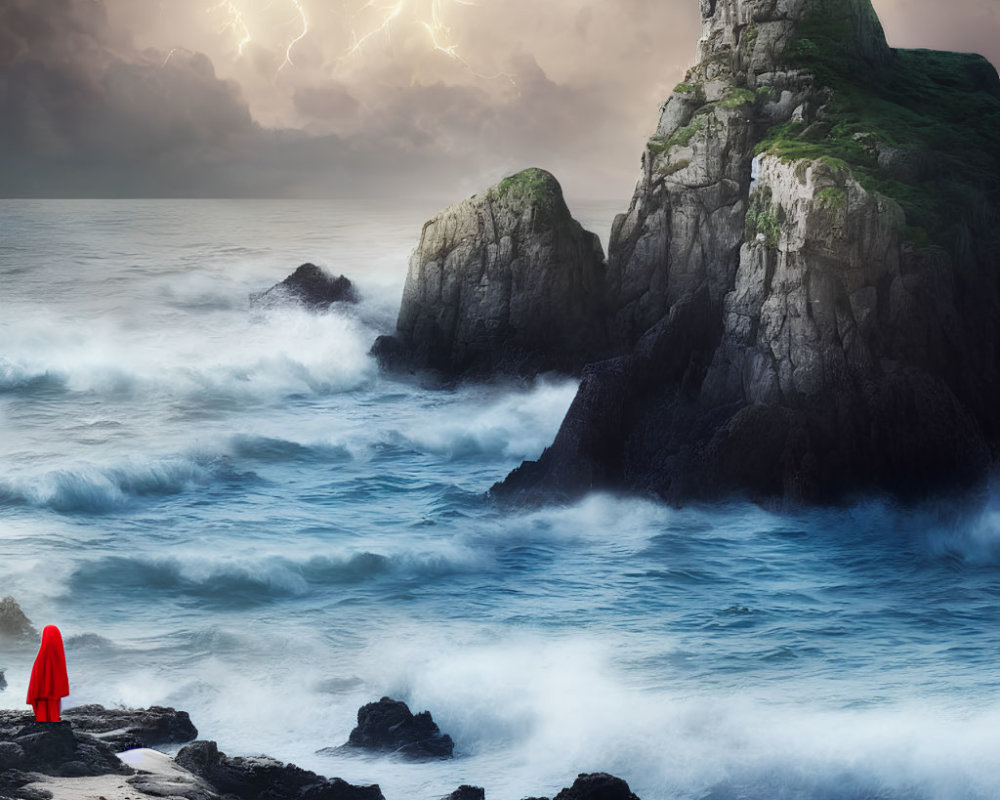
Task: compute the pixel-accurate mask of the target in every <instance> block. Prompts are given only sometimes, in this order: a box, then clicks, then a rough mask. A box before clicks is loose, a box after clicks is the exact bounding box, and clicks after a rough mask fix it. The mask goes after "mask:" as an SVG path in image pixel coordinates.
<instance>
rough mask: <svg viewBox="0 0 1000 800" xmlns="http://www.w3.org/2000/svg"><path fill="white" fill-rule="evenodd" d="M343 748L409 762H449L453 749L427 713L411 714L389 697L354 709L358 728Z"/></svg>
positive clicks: (445, 735)
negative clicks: (445, 760)
mask: <svg viewBox="0 0 1000 800" xmlns="http://www.w3.org/2000/svg"><path fill="white" fill-rule="evenodd" d="M344 746H345V747H357V748H363V749H366V750H375V751H379V752H388V753H392V754H394V755H399V756H403V757H404V758H409V759H413V760H431V759H439V758H451V757H452V753H453V751H454V749H455V743H454V742H453V741H452V739H451V737H450V736H448V735H447V734H442V733H441V729H440V728H439V727H438V726H437V723H435V722H434V720H433V719H432V718H431V713H430V712H429V711H421V712H420V713H419V714H413V713H411V712H410V709H409V707H408V706H407V705H406V703H404V702H402V701H401V700H393V699H392V698H390V697H383V698H382V699H381V700H379V701H378V702H377V703H368V704H367V705H364V706H362V707H361V708H359V709H358V726H357V727H356V728H355V729H354V730H353V731H351V735H350V737H349V738H348V740H347V744H346V745H344Z"/></svg>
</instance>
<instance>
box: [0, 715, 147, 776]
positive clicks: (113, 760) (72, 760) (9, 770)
mask: <svg viewBox="0 0 1000 800" xmlns="http://www.w3.org/2000/svg"><path fill="white" fill-rule="evenodd" d="M30 773H41V774H43V775H56V776H66V777H77V776H83V775H107V774H121V775H130V774H132V769H131V768H130V767H128V766H127V765H126V764H123V763H122V762H121V760H119V758H118V756H116V755H115V752H114V751H113V750H112V749H111V748H110V747H109V746H108V745H107V744H105V743H104V742H102V741H100V740H99V739H97V738H96V737H94V736H91V735H90V734H87V733H84V732H82V731H76V730H74V728H73V725H72V723H70V722H35V718H34V715H33V714H30V713H23V712H19V711H0V796H4V793H5V792H6V793H9V794H11V795H14V796H20V795H21V787H23V786H25V785H27V784H29V783H31V782H32V780H34V779H33V778H32V776H31V775H30Z"/></svg>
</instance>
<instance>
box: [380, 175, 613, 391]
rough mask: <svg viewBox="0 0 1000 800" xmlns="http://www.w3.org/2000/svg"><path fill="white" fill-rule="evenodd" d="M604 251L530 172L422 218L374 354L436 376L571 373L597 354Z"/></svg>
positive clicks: (602, 336)
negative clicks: (386, 330)
mask: <svg viewBox="0 0 1000 800" xmlns="http://www.w3.org/2000/svg"><path fill="white" fill-rule="evenodd" d="M604 272H605V264H604V252H603V250H602V248H601V244H600V241H599V240H598V238H597V236H595V235H594V234H592V233H589V232H588V231H585V230H584V229H583V228H582V227H581V226H580V224H579V223H578V222H577V221H576V220H574V219H573V218H572V216H570V213H569V210H568V209H567V208H566V203H565V201H564V200H563V195H562V189H561V187H560V186H559V183H558V182H557V181H556V179H555V178H554V177H552V175H550V174H549V173H548V172H545V171H544V170H539V169H530V170H525V171H524V172H520V173H518V174H517V175H513V176H511V177H509V178H506V179H505V180H503V181H501V182H500V183H499V184H498V185H497V186H494V187H492V188H491V189H489V190H487V191H486V192H484V193H482V194H479V195H476V196H474V197H472V198H470V199H468V200H465V201H463V202H461V203H458V204H456V205H454V206H451V207H450V208H448V209H446V210H444V211H443V212H441V213H440V214H438V216H436V217H435V218H434V219H432V220H430V221H429V222H428V223H427V224H426V225H424V230H423V234H422V236H421V238H420V244H419V246H418V247H417V249H416V251H415V252H414V253H413V256H412V257H411V259H410V269H409V272H408V274H407V277H406V285H405V288H404V290H403V302H402V305H401V307H400V312H399V320H398V322H397V326H396V335H395V337H393V338H391V339H390V338H387V337H382V338H381V339H380V340H379V341H378V342H377V343H376V347H375V353H376V355H378V356H379V357H380V358H381V359H382V360H383V362H388V363H389V364H391V365H396V366H404V367H407V368H410V369H433V370H437V371H439V372H441V373H444V374H445V375H447V376H461V375H470V374H472V375H476V374H479V375H485V374H493V373H496V372H503V373H512V374H534V373H537V372H540V371H543V370H547V369H560V370H564V371H579V369H580V368H581V367H582V366H583V364H585V363H587V362H588V361H590V360H593V358H594V357H595V356H597V355H598V354H600V353H602V352H603V351H606V348H607V334H606V327H605V320H604V316H605V311H604V303H605V299H606V298H605V292H604Z"/></svg>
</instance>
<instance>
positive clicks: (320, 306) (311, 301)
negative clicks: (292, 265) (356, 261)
mask: <svg viewBox="0 0 1000 800" xmlns="http://www.w3.org/2000/svg"><path fill="white" fill-rule="evenodd" d="M356 302H358V297H357V292H356V291H355V289H354V284H352V283H351V281H350V280H349V279H348V278H346V277H344V276H343V275H338V276H337V277H336V278H334V277H332V276H330V275H329V274H327V273H326V271H324V270H323V269H321V268H320V267H317V266H316V265H315V264H303V265H302V266H301V267H299V268H298V269H297V270H295V272H293V273H292V274H291V275H289V276H288V277H287V278H285V279H284V280H283V281H282V282H281V283H278V284H275V285H274V286H272V287H271V288H270V289H268V290H267V291H264V292H255V293H254V294H251V295H250V307H251V308H271V307H273V306H279V305H289V304H292V305H301V306H305V307H306V308H308V309H310V310H312V311H324V310H326V309H327V308H329V307H330V306H331V305H332V304H333V303H356Z"/></svg>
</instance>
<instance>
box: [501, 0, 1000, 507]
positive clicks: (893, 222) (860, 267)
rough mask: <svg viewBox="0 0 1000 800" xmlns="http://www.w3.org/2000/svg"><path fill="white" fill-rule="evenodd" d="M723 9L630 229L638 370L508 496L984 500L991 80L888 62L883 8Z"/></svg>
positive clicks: (731, 0) (993, 217) (668, 107)
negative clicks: (973, 495)
mask: <svg viewBox="0 0 1000 800" xmlns="http://www.w3.org/2000/svg"><path fill="white" fill-rule="evenodd" d="M702 13H703V17H704V32H703V35H702V38H701V40H700V42H699V55H700V61H699V63H698V64H697V65H696V66H695V67H693V68H692V69H691V71H690V72H689V73H688V75H687V77H686V79H685V81H684V83H682V84H680V85H678V86H677V88H676V89H675V91H674V93H673V94H672V95H671V96H670V98H669V99H668V101H667V103H666V104H665V105H664V107H663V109H662V114H661V119H660V124H659V126H658V128H657V131H656V134H655V135H654V136H653V138H652V139H651V140H650V142H649V143H648V145H647V147H646V151H645V153H644V155H643V160H642V173H641V177H640V180H639V183H638V186H637V187H636V192H635V196H634V197H633V200H632V204H631V207H630V208H629V210H628V212H627V213H626V214H623V215H620V216H619V217H618V218H617V219H616V220H615V223H614V226H613V230H612V237H611V241H610V244H609V262H608V285H609V287H610V289H609V291H610V296H611V302H612V304H613V307H614V319H615V330H616V331H618V333H619V341H618V345H619V347H620V353H621V354H620V355H619V356H618V357H616V358H614V359H612V360H608V361H605V362H602V363H599V364H595V365H593V366H591V367H589V368H588V369H587V370H586V371H585V373H584V377H583V381H582V383H581V386H580V389H579V392H578V394H577V397H576V399H575V400H574V402H573V405H572V407H571V409H570V411H569V413H568V414H567V416H566V418H565V420H564V422H563V424H562V427H561V428H560V430H559V433H558V435H557V437H556V440H555V442H554V443H553V445H552V446H551V447H550V448H549V449H548V450H546V452H545V453H544V454H543V455H542V457H541V458H540V459H539V461H538V462H527V463H525V464H524V465H522V467H521V468H519V469H518V470H516V471H515V472H514V473H512V474H511V475H510V476H509V477H508V479H507V480H506V481H505V482H504V483H502V484H499V485H497V486H496V487H494V493H495V494H496V495H497V496H499V497H507V498H520V499H531V498H540V499H542V498H548V497H551V496H552V494H553V493H559V494H565V495H569V496H572V495H577V494H580V493H582V492H585V491H588V490H590V489H592V488H617V489H628V490H633V491H639V492H650V493H653V494H656V495H659V496H660V497H663V498H666V499H668V500H671V501H676V502H683V501H686V500H691V499H713V498H718V497H722V496H727V495H744V496H749V497H750V498H752V499H757V500H764V501H767V500H774V499H779V500H780V499H785V500H791V501H806V502H833V501H838V500H841V499H844V498H847V497H849V496H851V495H852V494H853V493H857V492H889V493H892V494H894V495H896V496H899V497H902V498H920V497H924V496H926V494H927V493H928V492H934V491H943V490H947V489H950V488H959V487H968V486H971V485H974V484H975V483H976V482H977V481H978V480H981V479H982V478H983V477H985V475H986V473H987V471H988V469H989V467H990V465H991V463H994V460H995V457H996V455H997V453H998V452H1000V360H998V359H997V352H998V350H1000V280H998V274H1000V268H998V264H1000V239H998V237H997V233H996V231H997V230H998V229H1000V190H998V188H997V187H1000V138H998V135H997V133H996V128H995V126H992V127H991V126H990V125H989V124H987V123H985V122H983V123H981V124H980V122H978V121H979V120H987V119H990V118H995V117H996V116H997V115H998V114H1000V80H998V78H997V74H996V71H995V70H993V69H992V68H989V65H988V64H986V63H985V61H984V60H983V59H981V58H978V57H975V56H966V55H959V54H942V53H929V52H927V51H901V50H892V49H890V48H889V47H888V46H887V45H886V42H885V38H884V35H883V33H882V29H881V26H880V25H879V23H878V19H877V17H876V16H875V14H874V11H873V10H872V7H871V3H870V0H797V2H788V3H785V2H780V3H775V2H774V0H704V2H703V3H702ZM858 105H860V106H861V107H863V108H866V109H868V111H866V112H865V113H867V114H868V115H869V117H870V118H865V117H864V116H863V115H862V116H860V117H859V116H858V114H857V113H855V112H856V107H857V106H858ZM973 109H975V111H973ZM924 117H931V119H924ZM921 120H923V122H921ZM930 123H933V125H932V124H930ZM930 130H938V131H944V130H948V131H950V132H952V133H953V134H954V144H953V147H952V148H951V150H946V148H947V145H946V144H944V143H943V142H942V141H941V137H940V136H938V135H934V136H931V134H929V133H927V131H930ZM897 139H899V140H903V141H902V142H900V143H897V145H894V146H892V147H890V146H889V143H890V142H893V141H894V140H897ZM899 144H905V145H906V146H905V147H901V146H898V145H899ZM932 151H933V153H934V154H933V157H931V156H929V155H928V153H930V152H932ZM941 164H946V165H947V170H945V174H944V176H943V177H942V174H941V172H942V171H941V166H940V165H941ZM935 175H937V177H934V176H935ZM984 176H989V177H988V179H986V180H983V177H984Z"/></svg>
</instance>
